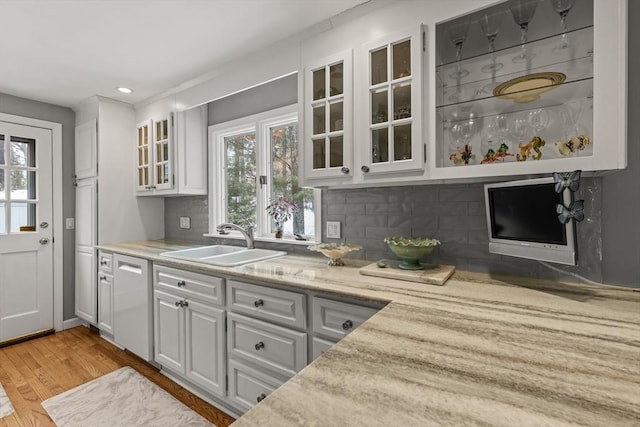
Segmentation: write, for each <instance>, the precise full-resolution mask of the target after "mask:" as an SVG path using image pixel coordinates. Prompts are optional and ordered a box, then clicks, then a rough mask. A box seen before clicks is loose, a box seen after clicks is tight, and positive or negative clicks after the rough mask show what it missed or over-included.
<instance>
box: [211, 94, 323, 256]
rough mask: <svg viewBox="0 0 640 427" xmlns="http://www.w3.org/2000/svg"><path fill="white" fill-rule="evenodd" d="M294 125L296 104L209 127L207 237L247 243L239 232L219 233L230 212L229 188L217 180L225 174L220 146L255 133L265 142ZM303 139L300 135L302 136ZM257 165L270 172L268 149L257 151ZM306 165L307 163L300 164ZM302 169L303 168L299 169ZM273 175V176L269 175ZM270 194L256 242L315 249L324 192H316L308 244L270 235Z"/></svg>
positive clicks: (261, 201) (261, 203)
mask: <svg viewBox="0 0 640 427" xmlns="http://www.w3.org/2000/svg"><path fill="white" fill-rule="evenodd" d="M291 122H298V124H299V123H300V121H299V117H298V105H297V104H292V105H289V106H286V107H281V108H277V109H274V110H269V111H265V112H262V113H258V114H254V115H251V116H247V117H242V118H239V119H235V120H231V121H228V122H224V123H219V124H216V125H211V126H209V127H208V145H209V232H208V233H205V234H204V236H205V237H216V238H220V239H239V240H244V237H243V236H242V234H241V233H240V232H238V231H230V232H229V234H226V235H221V234H218V233H217V232H216V227H217V226H218V225H219V224H221V223H223V222H225V218H226V212H227V197H226V194H225V193H226V186H225V182H224V181H223V180H220V179H217V177H218V176H219V174H218V172H217V171H223V170H225V156H224V144H221V143H220V140H221V139H222V138H225V137H227V136H230V135H237V134H239V133H250V132H255V134H256V142H257V143H258V144H260V142H262V141H264V140H265V136H267V137H268V134H269V128H271V127H273V126H278V125H284V124H287V123H291ZM299 136H300V135H299ZM256 154H257V157H256V164H257V165H258V167H259V169H260V170H261V171H262V172H270V169H271V167H270V165H269V154H270V153H269V152H268V150H264V149H256ZM299 161H300V162H303V161H304V160H303V159H300V160H299ZM299 167H300V168H302V165H299ZM269 175H270V174H269ZM268 196H269V195H268V194H267V192H264V194H263V195H262V196H258V197H257V199H256V211H257V212H258V215H257V218H256V227H257V230H254V231H255V238H254V240H255V241H258V242H271V243H287V244H294V245H312V244H315V243H318V242H320V241H321V224H322V221H321V211H322V209H321V206H322V205H321V190H320V189H314V207H315V215H314V217H315V235H314V236H306V237H307V240H295V239H294V237H293V236H291V235H285V236H283V238H281V239H276V238H275V237H273V235H272V234H271V233H269V231H268V230H269V227H270V222H269V220H268V218H267V216H266V215H260V212H264V210H265V209H266V203H267V202H268Z"/></svg>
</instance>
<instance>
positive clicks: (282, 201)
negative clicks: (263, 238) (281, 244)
mask: <svg viewBox="0 0 640 427" xmlns="http://www.w3.org/2000/svg"><path fill="white" fill-rule="evenodd" d="M266 211H267V213H268V214H269V215H270V216H271V218H273V222H274V223H275V225H276V239H280V238H282V229H283V227H284V223H285V222H286V221H288V220H289V219H290V218H291V217H292V216H293V214H295V213H296V212H298V205H297V204H296V203H295V202H292V201H290V200H288V199H287V198H285V197H283V196H278V197H274V198H272V199H271V200H270V201H269V204H268V205H267V209H266Z"/></svg>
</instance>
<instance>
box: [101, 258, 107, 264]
mask: <svg viewBox="0 0 640 427" xmlns="http://www.w3.org/2000/svg"><path fill="white" fill-rule="evenodd" d="M107 264H109V261H107V260H106V259H103V260H101V261H100V265H107Z"/></svg>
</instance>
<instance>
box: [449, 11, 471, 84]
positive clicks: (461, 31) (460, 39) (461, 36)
mask: <svg viewBox="0 0 640 427" xmlns="http://www.w3.org/2000/svg"><path fill="white" fill-rule="evenodd" d="M447 31H448V33H449V39H450V40H451V43H453V44H454V45H455V47H456V62H457V66H456V71H454V72H453V73H452V74H451V75H450V77H451V78H453V79H461V78H463V77H466V76H468V75H469V71H467V70H463V69H462V68H460V61H461V60H462V45H463V44H464V42H465V40H466V39H467V33H468V32H469V21H462V22H459V23H456V24H454V25H452V26H451V27H450V28H449V29H448V30H447Z"/></svg>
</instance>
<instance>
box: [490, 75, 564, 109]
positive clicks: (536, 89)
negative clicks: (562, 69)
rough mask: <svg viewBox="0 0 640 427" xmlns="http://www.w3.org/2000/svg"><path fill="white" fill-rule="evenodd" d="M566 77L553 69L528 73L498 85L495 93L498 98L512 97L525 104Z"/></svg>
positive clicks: (553, 87) (537, 97)
mask: <svg viewBox="0 0 640 427" xmlns="http://www.w3.org/2000/svg"><path fill="white" fill-rule="evenodd" d="M566 78H567V76H566V74H563V73H556V72H551V71H550V72H546V73H533V74H528V75H526V76H520V77H516V78H515V79H511V80H509V81H507V82H504V83H502V84H501V85H498V86H496V88H495V89H493V94H494V95H495V96H497V97H498V98H502V99H512V100H513V102H516V103H518V104H525V103H527V102H533V101H536V100H538V99H540V95H542V94H543V93H545V92H549V91H551V90H553V89H555V88H556V87H558V85H559V84H561V83H562V82H564V81H565V80H566Z"/></svg>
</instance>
